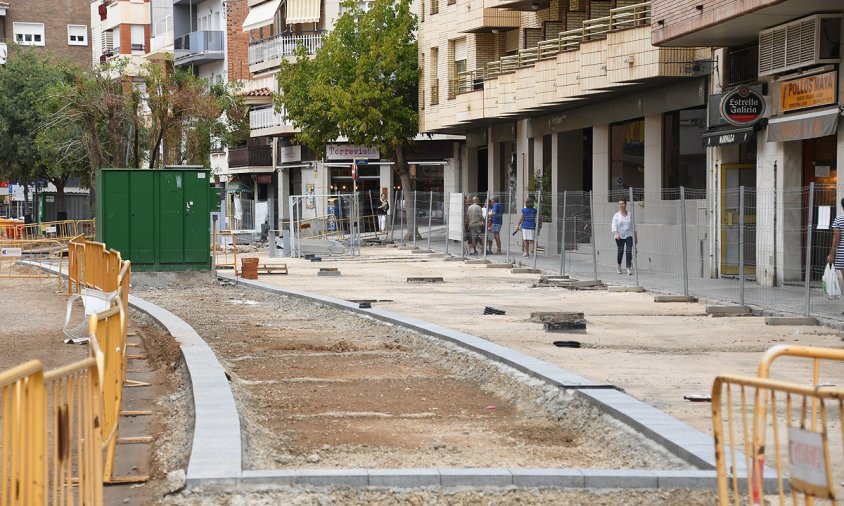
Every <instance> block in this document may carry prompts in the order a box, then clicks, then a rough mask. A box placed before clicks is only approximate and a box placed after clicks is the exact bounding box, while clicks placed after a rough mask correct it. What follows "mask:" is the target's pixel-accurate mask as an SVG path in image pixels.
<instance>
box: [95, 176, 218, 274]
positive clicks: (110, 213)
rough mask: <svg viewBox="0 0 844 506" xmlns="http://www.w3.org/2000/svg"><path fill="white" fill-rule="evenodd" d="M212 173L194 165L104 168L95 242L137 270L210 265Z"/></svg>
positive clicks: (190, 268) (160, 269) (99, 178)
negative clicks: (110, 249) (112, 251)
mask: <svg viewBox="0 0 844 506" xmlns="http://www.w3.org/2000/svg"><path fill="white" fill-rule="evenodd" d="M209 177H210V173H209V171H208V170H207V169H204V168H202V167H194V166H182V167H167V168H164V169H102V170H100V171H99V172H98V174H97V195H96V197H97V240H98V241H101V242H104V243H105V244H106V246H107V247H108V248H113V249H116V250H118V251H120V254H121V255H122V257H123V258H124V259H127V260H131V261H132V270H135V271H184V270H204V269H211V252H210V243H211V235H210V218H209V216H210V211H211V209H210V206H211V191H210V180H209Z"/></svg>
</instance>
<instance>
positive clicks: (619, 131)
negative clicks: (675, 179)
mask: <svg viewBox="0 0 844 506" xmlns="http://www.w3.org/2000/svg"><path fill="white" fill-rule="evenodd" d="M699 142H700V139H698V143H699ZM644 186H645V120H644V118H639V119H634V120H629V121H623V122H621V123H616V124H614V125H610V180H609V201H610V202H613V201H616V200H618V199H620V198H622V197H625V198H629V196H630V194H629V190H628V188H634V189H635V191H637V194H638V198H636V200H640V199H641V198H642V196H643V193H641V192H643V191H644V190H643V189H644ZM634 197H636V196H635V195H634Z"/></svg>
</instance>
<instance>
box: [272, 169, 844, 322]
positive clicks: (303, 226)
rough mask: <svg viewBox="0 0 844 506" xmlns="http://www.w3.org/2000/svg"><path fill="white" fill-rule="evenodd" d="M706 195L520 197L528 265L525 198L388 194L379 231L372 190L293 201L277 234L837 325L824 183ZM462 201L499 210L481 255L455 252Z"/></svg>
mask: <svg viewBox="0 0 844 506" xmlns="http://www.w3.org/2000/svg"><path fill="white" fill-rule="evenodd" d="M717 195H718V197H717V199H716V198H715V197H713V196H712V195H711V192H710V193H708V192H707V191H706V190H704V189H690V188H676V189H662V190H658V191H646V190H644V189H638V188H630V189H628V190H625V191H623V192H613V194H612V195H609V194H606V193H604V194H595V193H594V192H580V191H564V192H558V193H549V192H534V193H531V194H530V196H531V197H533V199H534V201H535V204H534V206H535V208H536V209H537V211H538V215H539V224H538V225H539V226H538V231H537V234H536V240H535V248H532V249H531V250H530V251H529V252H528V257H525V256H523V255H524V243H523V240H522V233H521V232H516V225H517V223H518V221H519V218H520V213H521V210H522V208H523V207H524V206H525V199H524V198H523V197H520V198H518V199H517V198H516V196H515V195H513V194H510V193H483V194H455V193H445V194H443V193H433V192H402V191H396V192H393V193H392V195H391V199H390V202H389V204H390V211H389V213H388V214H387V216H386V228H385V230H384V231H383V232H382V231H381V230H380V227H379V224H378V215H377V214H376V213H375V212H374V209H375V207H376V206H374V205H373V204H374V203H376V202H377V201H378V197H379V196H378V195H377V193H376V192H361V193H358V194H342V195H302V196H294V197H291V198H290V200H291V204H290V212H289V215H290V216H292V218H293V219H292V220H291V221H290V222H287V223H285V224H284V228H285V229H284V230H281V231H279V233H280V234H283V235H287V236H288V237H292V241H293V243H294V244H295V243H296V241H304V240H307V239H311V238H330V239H333V240H337V241H340V242H342V243H343V244H344V245H345V246H346V247H347V253H351V254H354V253H355V252H356V246H358V245H360V244H362V243H364V242H367V241H370V240H378V241H388V242H394V243H399V244H402V245H412V246H416V247H418V248H426V249H431V250H434V251H438V252H444V253H448V254H450V255H457V256H460V255H466V254H468V253H469V252H471V251H472V249H475V250H477V251H478V254H479V256H483V257H485V258H487V259H490V260H492V261H497V262H519V263H521V264H523V265H527V266H530V267H536V268H541V269H542V270H545V271H550V272H557V273H559V274H561V275H563V274H565V275H569V276H572V277H576V278H579V279H596V280H598V279H599V280H602V281H606V282H612V283H616V284H621V285H639V286H645V287H647V288H649V289H652V290H656V291H663V292H667V293H675V294H683V295H689V296H698V297H705V298H709V299H717V300H721V301H724V302H727V303H734V304H740V305H753V306H758V307H764V308H771V309H774V310H778V311H782V312H788V313H794V314H800V315H804V316H820V317H825V318H834V319H844V317H842V314H841V312H842V310H844V301H842V300H839V299H829V298H827V297H826V296H825V295H824V294H823V293H822V291H821V277H822V274H823V270H824V267H825V265H826V257H827V254H828V253H829V251H830V248H831V246H832V240H833V230H832V228H831V224H832V221H833V220H834V219H835V217H836V215H837V214H838V213H840V212H841V211H840V209H839V207H838V205H837V203H836V198H837V197H836V195H837V190H836V188H835V187H834V186H824V185H814V184H812V185H809V186H805V187H796V188H780V189H776V190H775V189H760V188H753V187H738V188H727V189H722V190H721V191H720V192H719V193H718V194H717ZM467 196H468V197H475V196H477V197H478V200H479V204H480V205H481V206H483V207H486V204H487V202H488V201H489V200H490V199H492V198H495V199H497V201H498V203H499V204H500V206H501V207H502V208H503V214H501V217H500V219H501V231H500V233H499V234H498V237H495V234H493V232H492V230H491V227H490V226H488V227H487V229H486V230H485V231H484V238H483V239H482V242H483V244H484V246H480V245H476V246H475V248H471V247H469V248H467V246H468V244H467V242H466V236H467V234H466V231H465V229H464V227H465V225H464V223H465V220H464V218H465V208H466V207H465V205H464V204H463V202H464V199H465V197H467ZM622 198H623V199H625V200H628V201H629V203H628V205H627V208H628V211H629V213H630V215H631V219H632V227H633V230H634V232H635V233H634V244H633V248H632V255H631V256H632V260H631V269H630V275H629V276H628V274H627V269H626V267H627V259H626V258H624V259H623V260H622V261H621V271H622V272H621V274H619V273H618V270H619V269H618V267H619V261H618V245H617V243H616V241H615V239H614V237H613V234H612V231H611V227H612V219H613V215H614V214H615V213H616V212H617V211H618V209H619V207H618V202H619V200H620V199H622ZM326 202H331V203H334V204H333V205H329V206H326V205H325V203H326ZM338 202H339V204H337V203H338ZM370 202H372V203H373V204H370ZM775 211H776V212H775ZM484 212H485V209H484ZM488 225H489V224H488ZM499 251H500V253H499ZM294 255H295V251H294ZM624 256H625V257H626V253H625V255H624Z"/></svg>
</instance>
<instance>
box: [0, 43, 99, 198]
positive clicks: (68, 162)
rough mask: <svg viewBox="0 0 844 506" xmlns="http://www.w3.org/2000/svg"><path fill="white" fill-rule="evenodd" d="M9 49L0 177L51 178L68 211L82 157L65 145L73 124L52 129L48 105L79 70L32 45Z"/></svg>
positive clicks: (2, 76) (2, 94) (1, 108)
mask: <svg viewBox="0 0 844 506" xmlns="http://www.w3.org/2000/svg"><path fill="white" fill-rule="evenodd" d="M10 50H11V51H10V57H9V60H8V62H7V63H6V65H5V66H3V67H0V179H11V180H14V181H17V182H19V183H22V184H24V185H28V184H30V183H32V182H34V181H37V180H39V179H42V178H44V179H47V180H48V181H50V182H52V183H53V184H54V185H55V186H56V188H57V193H58V196H57V205H58V210H59V211H64V210H65V209H64V186H65V183H66V182H67V180H68V178H69V177H71V176H73V175H76V174H78V173H79V172H80V168H81V166H82V164H84V160H82V159H81V158H84V157H80V153H79V152H78V151H73V152H70V151H65V150H64V149H63V147H64V146H65V144H66V141H67V138H68V136H70V135H73V132H74V129H73V128H72V127H70V126H69V125H62V126H61V127H60V128H54V127H55V126H56V125H53V124H51V121H50V119H51V110H50V107H51V105H52V104H54V103H55V98H56V93H55V90H56V88H57V87H61V86H67V85H69V84H70V83H72V82H73V77H74V75H75V74H76V73H77V72H78V70H76V69H73V68H71V67H68V66H65V65H63V64H60V63H55V62H54V61H53V60H52V59H51V58H50V56H49V55H47V54H45V53H42V52H38V51H36V50H35V49H34V48H31V47H24V46H17V45H12V46H11V47H10ZM24 188H26V186H24Z"/></svg>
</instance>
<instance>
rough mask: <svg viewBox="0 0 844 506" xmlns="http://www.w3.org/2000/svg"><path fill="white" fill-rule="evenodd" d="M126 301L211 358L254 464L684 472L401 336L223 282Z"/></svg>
mask: <svg viewBox="0 0 844 506" xmlns="http://www.w3.org/2000/svg"><path fill="white" fill-rule="evenodd" d="M144 279H145V277H137V276H136V283H144ZM182 279H184V278H182ZM135 293H136V294H138V295H139V296H141V297H143V298H145V299H146V300H149V301H151V302H154V303H156V304H158V305H160V306H163V307H169V308H170V309H171V310H172V311H174V313H176V314H177V315H178V316H180V317H181V318H183V319H184V320H186V321H187V322H188V323H190V324H191V325H192V326H194V328H195V329H196V330H197V332H199V333H200V335H202V336H203V337H204V338H205V339H206V340H207V341H208V342H209V344H210V345H211V346H212V348H213V349H214V351H215V353H216V355H217V357H218V358H219V359H220V361H221V362H222V364H223V366H224V367H225V368H226V369H227V371H228V372H229V374H230V376H231V377H232V385H233V386H234V389H235V395H236V399H237V402H238V406H239V410H240V413H241V416H242V417H243V419H244V421H245V422H246V424H245V426H246V429H247V445H246V455H247V461H248V465H249V467H251V468H255V469H268V468H285V467H342V468H350V467H351V468H355V467H364V468H366V467H392V468H406V467H585V468H588V467H591V468H607V467H614V468H660V469H677V468H682V467H688V466H686V465H684V464H683V463H682V462H680V461H678V460H677V459H674V458H672V457H670V456H669V454H668V453H667V452H665V451H662V450H661V449H658V448H656V447H655V446H654V445H652V444H651V443H650V442H649V441H647V440H645V439H644V438H641V437H639V436H637V435H636V434H635V433H633V432H632V431H630V430H629V429H627V428H626V427H624V426H623V425H621V424H618V423H617V422H615V421H614V420H612V419H610V418H609V417H606V416H604V415H602V414H601V413H599V412H598V411H596V410H594V409H593V408H591V407H589V406H588V405H586V404H585V403H582V402H581V401H579V400H576V399H574V398H573V397H572V396H570V395H567V394H565V393H563V392H560V391H559V390H557V389H553V388H549V387H547V386H545V385H542V384H540V383H539V382H537V381H535V380H531V379H529V378H528V377H527V376H525V375H521V374H518V373H516V372H515V371H503V370H502V368H500V367H496V366H491V365H490V364H489V363H488V362H487V361H486V360H484V359H482V358H481V357H479V356H476V355H474V354H469V353H465V352H463V351H462V350H460V349H457V348H456V347H453V346H447V345H443V344H441V343H435V342H434V341H433V340H432V339H429V338H425V337H422V336H419V335H416V334H414V333H411V332H409V331H406V330H404V329H399V328H395V327H393V326H390V325H387V324H383V323H380V322H376V321H373V320H371V319H369V318H365V317H357V316H353V315H349V314H348V313H344V312H341V311H338V310H335V309H331V308H327V307H321V306H318V305H315V304H313V303H309V302H305V301H302V300H298V299H294V298H288V297H280V296H277V295H274V294H269V293H265V292H259V291H255V290H250V289H248V288H242V287H232V286H226V285H224V284H219V283H207V284H206V283H201V284H199V285H198V286H184V284H183V285H182V286H180V287H179V288H178V289H172V288H163V289H143V288H140V289H138V287H136V292H135ZM215 316H216V317H215Z"/></svg>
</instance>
